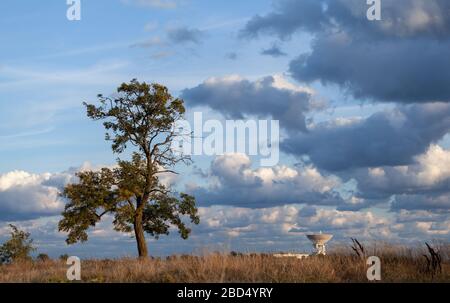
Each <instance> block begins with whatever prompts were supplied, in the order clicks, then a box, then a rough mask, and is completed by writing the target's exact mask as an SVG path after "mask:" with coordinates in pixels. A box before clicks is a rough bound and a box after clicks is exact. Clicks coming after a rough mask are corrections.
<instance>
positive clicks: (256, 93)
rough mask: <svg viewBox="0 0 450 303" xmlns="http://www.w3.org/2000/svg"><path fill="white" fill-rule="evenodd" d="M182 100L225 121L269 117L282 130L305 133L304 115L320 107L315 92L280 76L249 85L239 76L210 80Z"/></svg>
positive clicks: (186, 92) (189, 90)
mask: <svg viewBox="0 0 450 303" xmlns="http://www.w3.org/2000/svg"><path fill="white" fill-rule="evenodd" d="M182 98H183V99H184V100H185V101H186V103H187V104H188V105H190V106H207V107H210V108H212V109H214V110H216V111H218V112H220V113H222V114H224V115H225V116H227V117H230V118H233V119H244V118H245V117H247V116H252V115H254V116H258V117H261V118H267V117H272V118H274V119H276V120H280V125H281V127H283V128H285V129H290V130H297V131H298V130H300V131H304V130H306V121H305V120H306V117H305V115H306V114H307V113H309V112H311V111H313V110H319V109H321V108H322V107H323V102H320V101H318V100H316V98H314V92H313V91H312V90H311V89H309V88H305V87H300V86H296V85H293V84H292V83H289V82H288V81H287V80H285V79H284V78H283V77H281V76H269V77H266V78H263V79H259V80H256V81H250V80H247V79H244V78H242V77H240V76H229V77H223V78H210V79H208V80H206V81H205V82H203V83H202V84H200V85H198V86H197V87H194V88H190V89H185V90H184V91H183V92H182Z"/></svg>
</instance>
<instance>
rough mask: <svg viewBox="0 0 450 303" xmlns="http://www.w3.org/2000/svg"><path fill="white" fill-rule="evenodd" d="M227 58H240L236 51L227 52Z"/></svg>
mask: <svg viewBox="0 0 450 303" xmlns="http://www.w3.org/2000/svg"><path fill="white" fill-rule="evenodd" d="M225 58H226V59H229V60H236V59H237V58H238V54H237V53H235V52H231V53H227V54H225Z"/></svg>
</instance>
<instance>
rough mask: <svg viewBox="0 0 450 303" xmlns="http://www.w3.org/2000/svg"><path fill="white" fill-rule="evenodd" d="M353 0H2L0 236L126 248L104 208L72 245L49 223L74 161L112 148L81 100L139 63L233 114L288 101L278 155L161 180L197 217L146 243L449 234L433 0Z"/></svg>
mask: <svg viewBox="0 0 450 303" xmlns="http://www.w3.org/2000/svg"><path fill="white" fill-rule="evenodd" d="M361 2H362V3H363V4H361V3H359V2H358V1H350V0H342V1H336V2H335V3H333V2H332V1H331V2H330V1H329V0H320V1H317V2H314V1H311V0H298V1H293V0H273V1H272V0H267V1H266V0H250V1H206V0H204V1H201V0H180V1H177V0H173V1H170V0H167V1H165V0H160V1H154V0H89V1H87V0H82V1H81V16H82V19H81V20H80V21H68V20H67V18H66V10H67V8H68V6H67V4H66V1H64V0H48V1H45V2H43V1H25V0H14V1H13V0H4V1H1V3H0V44H1V48H0V58H1V60H0V139H1V141H2V143H1V145H0V158H1V159H2V161H1V162H0V212H2V213H3V215H0V239H4V238H5V237H6V236H7V233H8V231H7V223H10V222H15V223H16V224H18V225H20V226H23V227H24V228H27V229H28V230H29V231H30V232H31V233H32V234H33V235H34V236H35V238H36V240H37V242H38V244H39V246H40V249H41V250H42V251H45V252H48V253H50V254H52V255H58V254H59V253H65V252H67V253H70V252H74V253H76V254H79V255H81V256H97V257H98V256H100V257H101V256H118V255H133V254H134V253H135V252H134V242H133V239H130V236H129V235H119V234H117V233H114V232H113V231H112V230H111V226H110V225H111V224H108V222H105V223H102V225H101V226H99V227H97V228H96V229H95V230H93V231H92V236H91V240H90V241H89V242H88V243H87V244H83V245H76V246H73V247H67V246H65V244H64V235H63V234H60V233H58V232H57V231H56V224H55V222H57V221H58V218H59V216H58V214H59V213H60V212H61V209H62V207H63V204H64V201H61V200H60V198H58V197H57V195H56V193H57V191H58V190H60V189H61V187H62V186H63V185H64V184H66V183H67V182H68V180H71V178H72V177H73V174H74V172H76V171H77V170H79V169H80V167H84V168H94V167H99V166H104V165H112V164H114V162H115V159H116V157H117V155H113V154H112V153H111V149H110V145H109V143H108V142H105V141H104V130H103V128H102V126H101V124H100V123H96V122H92V121H90V120H89V119H88V118H87V117H86V115H85V110H84V107H83V106H82V102H83V101H88V102H90V103H92V102H95V97H96V95H97V94H99V93H103V94H105V95H108V94H111V93H113V92H114V90H115V89H116V87H117V86H118V85H120V83H122V82H126V81H129V80H131V79H133V78H138V79H139V80H142V81H147V82H159V83H162V84H164V85H166V86H167V87H168V88H169V89H170V90H171V92H172V93H173V94H174V95H176V96H181V97H183V98H184V99H185V100H186V103H187V108H188V114H187V116H188V118H190V117H192V113H193V112H194V111H196V110H197V111H199V110H201V111H202V112H203V114H204V115H205V117H206V118H219V119H224V118H225V117H230V116H231V118H233V112H235V111H236V108H231V107H232V105H230V108H228V107H227V105H226V104H233V106H235V107H237V108H238V111H241V113H242V115H244V116H245V117H246V118H248V119H252V118H258V119H259V118H267V117H272V118H273V117H275V116H276V115H281V117H286V118H281V119H280V120H281V121H280V123H281V126H282V129H283V133H284V137H285V138H286V140H285V142H283V144H282V154H281V159H280V164H279V166H278V167H275V168H270V169H264V168H261V167H259V166H258V164H257V161H256V160H257V159H255V158H251V157H245V156H244V157H242V155H241V156H239V155H228V156H227V157H206V156H200V157H194V162H195V163H194V165H193V166H191V167H188V168H186V167H179V171H180V172H181V175H180V176H179V177H178V178H177V179H176V180H175V181H176V182H175V185H174V186H176V188H177V189H180V190H188V191H191V192H192V193H193V194H196V196H198V198H199V201H200V206H201V207H202V209H201V213H202V216H203V220H202V224H201V225H200V226H199V227H196V228H195V229H194V233H193V236H192V238H191V240H188V241H186V242H184V243H183V245H182V246H180V245H179V240H178V239H177V238H176V237H175V236H170V237H169V238H168V239H162V240H160V241H158V242H157V243H153V242H151V247H152V248H153V246H154V247H155V248H154V249H155V250H154V251H155V253H157V254H170V253H177V252H193V251H199V250H201V249H202V248H204V247H216V246H220V247H222V248H223V247H225V248H227V249H235V250H243V251H246V250H258V251H274V250H275V251H276V250H280V249H282V250H302V249H307V246H306V242H305V237H304V233H305V232H314V231H318V230H324V231H326V230H328V231H330V232H333V233H336V235H337V237H336V242H339V241H341V242H343V243H345V241H346V239H348V238H349V237H350V236H352V235H354V234H355V233H357V234H358V235H360V236H361V237H362V238H364V239H365V240H367V241H392V242H396V243H397V242H400V243H416V242H423V241H425V240H429V239H431V238H439V239H444V240H447V239H448V237H449V233H450V216H449V210H450V194H449V192H450V188H448V184H449V183H448V180H450V171H448V170H446V169H445V165H443V164H442V163H444V164H445V163H450V160H449V159H450V151H448V149H447V148H448V146H449V139H448V132H449V130H450V126H449V122H448V120H449V116H448V113H449V112H450V111H449V109H448V102H449V100H450V97H449V95H450V93H449V92H448V91H447V90H446V89H445V87H444V85H442V86H441V87H440V86H439V85H441V83H446V82H445V81H446V80H449V79H448V78H449V77H450V76H449V74H448V72H445V68H446V67H447V66H448V65H449V64H450V63H449V62H448V59H446V57H445V56H444V55H443V54H445V53H446V50H447V48H446V46H447V43H448V39H449V37H450V34H449V33H450V21H449V20H450V16H449V13H448V10H446V8H447V4H446V2H445V1H440V0H433V1H430V2H433V3H432V4H435V5H434V6H433V5H431V4H427V2H426V1H425V0H424V1H422V2H421V1H418V2H417V3H415V4H414V5H410V6H409V5H407V2H404V1H400V2H401V3H400V2H399V3H398V4H396V3H395V1H394V2H393V1H392V0H386V1H385V6H384V7H383V8H384V9H385V12H386V14H385V19H384V20H383V21H380V22H379V23H375V24H373V23H372V24H370V22H369V21H368V20H367V19H366V18H365V9H366V6H365V4H364V2H365V1H361ZM402 5H403V6H402ZM335 6H336V7H335ZM436 7H439V8H442V10H440V11H435V9H436ZM343 12H347V13H346V14H344V13H343ZM418 12H419V13H420V14H418ZM332 19H334V20H336V23H335V24H332V23H331V22H329V21H330V20H332ZM393 20H396V21H395V22H393ZM436 20H438V21H439V22H437V21H436ZM424 45H428V46H427V48H424ZM405 50H407V52H405ZM401 54H404V55H401ZM231 76H232V77H231ZM212 77H214V78H215V79H216V80H215V81H214V82H213V84H210V83H211V82H208V81H207V79H210V78H212ZM227 77H228V78H227ZM230 77H231V78H230ZM227 79H228V80H227ZM229 79H233V80H232V81H231V82H230V80H229ZM263 79H266V81H263ZM277 79H278V80H277ZM277 81H278V82H277ZM208 83H209V84H208ZM280 83H281V84H280ZM224 88H225V91H229V92H230V97H229V99H227V98H224V96H223V94H222V92H223V90H224ZM299 91H302V92H304V91H308V92H310V91H313V92H314V93H312V94H311V95H309V94H307V96H306V98H307V99H306V100H304V99H302V98H303V97H301V96H300V95H299V94H296V92H297V93H298V92H299ZM286 94H287V95H289V96H292V100H291V101H290V102H291V103H289V102H288V101H287V100H285V99H283V98H285V96H286ZM198 96H209V97H208V98H205V99H201V98H199V97H198ZM264 96H271V98H272V99H273V100H274V102H265V103H264V102H263V101H261V100H262V99H264ZM283 96H284V97H283ZM277 98H280V99H279V100H278V99H277ZM270 101H271V100H270ZM319 101H320V102H322V103H323V104H325V105H324V106H322V107H321V108H320V109H317V108H314V104H316V103H317V102H319ZM269 103H270V104H272V105H269ZM224 104H225V105H224ZM273 104H275V106H274V105H273ZM241 105H242V108H241ZM233 109H234V111H233ZM280 111H281V114H280ZM297 111H298V112H300V113H301V116H298V117H297V116H295V117H292V116H291V115H289V112H295V113H297ZM234 114H235V113H234ZM302 120H304V122H305V125H306V129H299V128H295V127H290V126H288V125H292V123H291V122H293V121H302ZM125 156H126V155H125ZM446 161H449V162H446ZM299 164H300V165H299ZM200 170H201V172H202V173H199V171H200ZM51 182H56V183H55V184H58V185H51V184H53V183H51ZM446 182H447V183H446ZM50 183H51V184H50ZM49 184H50V185H49ZM217 186H218V187H217ZM227 188H228V189H227ZM230 188H231V189H230ZM249 205H251V206H250V207H249ZM180 247H182V248H180ZM152 248H151V249H150V251H152Z"/></svg>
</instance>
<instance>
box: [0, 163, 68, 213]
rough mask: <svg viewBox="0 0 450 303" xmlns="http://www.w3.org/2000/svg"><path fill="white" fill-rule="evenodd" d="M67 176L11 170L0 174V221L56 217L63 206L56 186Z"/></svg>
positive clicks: (58, 188)
mask: <svg viewBox="0 0 450 303" xmlns="http://www.w3.org/2000/svg"><path fill="white" fill-rule="evenodd" d="M68 178H70V177H69V176H68V175H52V174H30V173H27V172H24V171H13V172H9V173H6V174H2V175H0V221H6V220H9V221H12V220H29V219H33V218H38V217H41V216H51V215H55V214H58V213H60V212H61V211H62V209H63V207H64V202H63V201H62V199H61V198H60V197H59V190H60V187H59V186H60V185H63V184H62V182H64V181H65V180H67V179H68Z"/></svg>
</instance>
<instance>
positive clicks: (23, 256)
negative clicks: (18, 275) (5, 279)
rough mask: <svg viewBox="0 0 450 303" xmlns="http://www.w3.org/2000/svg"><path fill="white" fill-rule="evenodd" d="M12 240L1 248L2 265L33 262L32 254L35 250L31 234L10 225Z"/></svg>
mask: <svg viewBox="0 0 450 303" xmlns="http://www.w3.org/2000/svg"><path fill="white" fill-rule="evenodd" d="M9 226H10V227H11V238H10V239H9V240H8V241H6V242H5V243H3V245H2V246H0V264H3V263H12V262H17V261H27V260H31V256H30V254H31V253H32V252H33V251H34V250H35V248H34V247H33V245H32V244H33V239H30V233H27V232H24V231H22V230H19V229H18V228H17V227H16V226H14V225H12V224H10V225H9Z"/></svg>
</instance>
